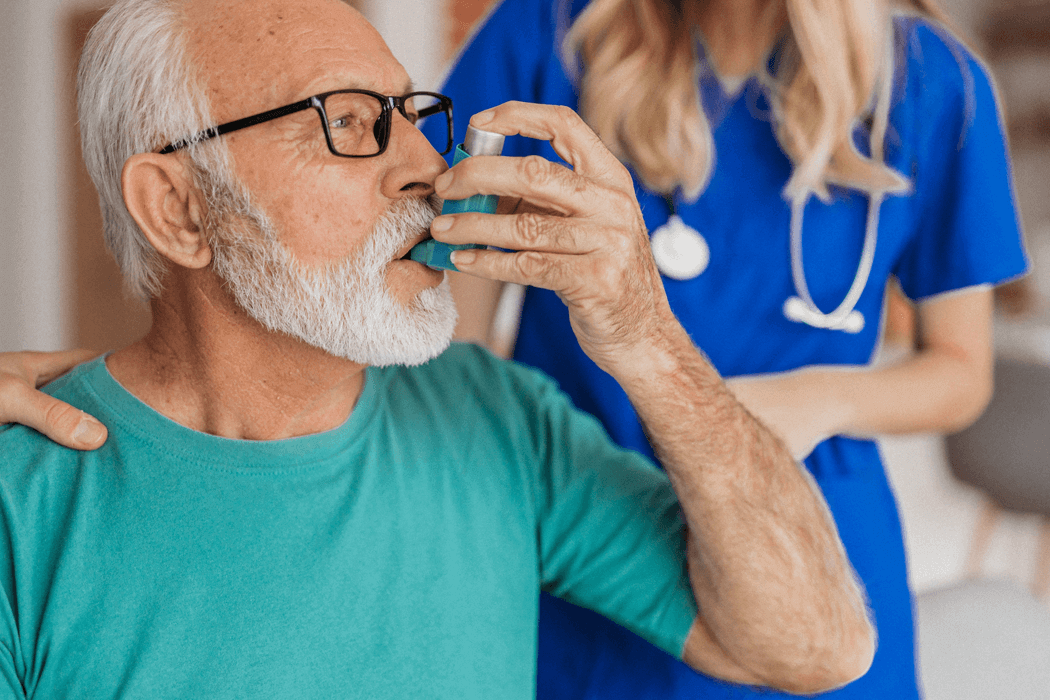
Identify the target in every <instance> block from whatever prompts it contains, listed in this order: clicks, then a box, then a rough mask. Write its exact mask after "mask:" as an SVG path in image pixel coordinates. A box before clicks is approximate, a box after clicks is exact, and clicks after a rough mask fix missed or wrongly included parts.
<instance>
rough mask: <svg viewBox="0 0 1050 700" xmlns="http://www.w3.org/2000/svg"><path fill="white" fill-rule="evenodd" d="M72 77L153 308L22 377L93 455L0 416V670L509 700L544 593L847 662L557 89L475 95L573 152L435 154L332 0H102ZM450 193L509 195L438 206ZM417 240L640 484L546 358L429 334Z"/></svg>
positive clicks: (809, 531) (88, 143)
mask: <svg viewBox="0 0 1050 700" xmlns="http://www.w3.org/2000/svg"><path fill="white" fill-rule="evenodd" d="M79 77H80V94H79V110H80V119H81V128H82V132H83V139H84V146H85V148H84V152H85V157H86V160H87V162H88V166H89V169H90V171H91V172H92V176H93V178H94V180H95V183H96V185H97V187H98V189H99V193H100V197H101V201H102V204H103V210H104V215H105V219H106V234H107V240H108V243H109V246H110V247H111V249H112V250H113V252H114V253H115V254H116V256H117V258H118V260H119V262H120V263H121V266H122V269H123V272H124V274H125V276H126V277H127V280H128V282H129V284H130V285H131V286H132V288H134V289H137V290H139V291H141V292H142V293H144V294H147V295H149V296H150V298H151V304H152V310H153V326H152V328H151V330H150V332H149V334H148V335H147V336H146V337H145V338H143V339H142V340H141V341H139V342H137V343H135V344H133V345H131V346H129V347H127V348H124V349H122V350H119V351H117V352H115V353H113V354H112V355H109V356H108V357H105V358H101V359H98V360H95V361H93V362H90V363H88V364H85V365H82V366H80V367H79V368H77V369H76V370H74V371H73V372H72V373H71V374H69V375H67V376H66V377H64V378H62V379H61V380H59V381H57V382H55V383H53V384H52V385H51V386H50V388H49V389H48V392H49V393H50V394H52V395H54V396H55V397H58V398H60V399H63V400H65V401H68V402H70V403H71V404H73V405H75V406H76V407H77V408H78V409H81V410H84V411H87V412H89V413H91V414H93V415H96V416H98V417H99V418H101V419H102V420H103V422H104V423H106V424H107V425H108V426H109V429H110V435H109V439H108V441H107V442H106V444H105V445H104V446H103V447H102V448H101V449H99V450H96V451H94V452H78V451H74V450H70V449H66V448H63V447H60V446H58V445H55V444H54V443H51V442H49V441H48V440H47V439H46V438H44V437H42V436H41V435H39V434H37V433H35V432H33V431H32V430H30V429H28V428H23V427H9V428H7V429H6V430H4V431H3V432H2V433H0V454H2V455H3V457H2V458H0V496H2V498H0V513H2V515H3V522H2V525H0V536H2V537H3V547H2V548H0V556H2V557H3V562H2V563H3V565H2V566H0V582H2V584H3V586H2V589H0V596H2V599H0V612H2V617H3V622H2V623H0V643H2V646H0V668H2V671H3V679H4V681H3V684H4V690H3V691H2V692H0V695H3V697H30V696H32V697H41V698H57V697H91V698H106V697H114V698H116V697H143V698H146V697H148V698H159V697H178V698H191V697H192V698H203V697H214V698H226V697H317V698H321V697H324V698H334V697H339V698H346V697H354V698H384V697H389V698H419V697H426V698H456V699H457V700H459V699H462V698H468V697H476V698H494V697H507V698H511V697H513V698H528V697H531V695H532V693H533V687H534V673H535V652H536V614H537V596H538V593H539V591H540V590H541V589H544V590H548V591H551V592H553V593H555V594H556V595H559V596H562V597H564V598H566V599H568V600H570V601H572V602H575V603H577V604H580V605H584V606H587V607H590V608H593V609H594V610H597V611H599V612H600V613H602V614H604V615H607V616H609V617H610V618H612V619H614V620H616V621H617V622H620V623H621V624H624V625H626V626H628V627H630V628H631V629H634V630H636V631H637V632H638V633H640V634H642V635H643V636H645V637H646V638H648V639H650V640H652V641H653V642H654V643H656V644H658V645H660V646H661V647H663V648H664V649H666V650H668V651H669V652H671V653H674V654H679V655H682V656H683V658H684V659H685V660H686V661H688V662H689V663H690V664H692V665H694V666H695V667H696V668H698V669H702V670H704V671H706V672H708V673H714V674H716V675H719V676H722V677H725V678H727V679H730V680H734V681H738V682H744V683H754V684H766V685H774V686H780V687H783V688H786V689H789V690H795V691H799V692H810V691H816V690H820V689H824V688H830V687H834V686H837V685H840V684H843V683H845V682H848V681H849V680H850V679H851V678H854V677H856V676H857V675H859V674H861V673H863V672H864V670H865V668H866V667H867V665H868V663H870V659H871V655H872V653H873V639H872V631H871V628H870V626H869V624H868V621H867V618H866V611H865V606H864V600H863V594H862V592H861V591H860V590H859V588H858V587H857V585H856V584H855V582H854V578H853V575H852V572H851V570H850V567H849V564H848V562H847V561H846V558H845V556H844V554H843V551H842V548H841V546H840V543H839V542H838V539H837V536H836V533H835V531H834V526H833V525H832V523H831V521H830V519H829V518H828V517H827V514H826V512H825V509H824V507H823V504H822V502H821V500H820V498H819V496H818V495H816V494H815V492H814V489H813V488H812V487H811V486H810V484H809V483H808V482H807V479H806V477H805V476H804V472H803V470H801V469H799V468H798V466H797V465H796V464H795V463H794V462H793V461H792V459H791V458H790V456H789V455H788V454H787V453H786V451H785V450H784V449H783V447H782V446H781V445H780V444H779V443H778V442H777V440H776V439H774V438H773V437H772V436H771V435H770V434H768V433H767V432H766V430H765V429H764V428H762V426H761V425H759V424H758V423H757V422H756V421H754V420H753V419H752V418H751V417H750V416H749V415H748V414H747V413H746V412H745V411H744V410H743V409H742V408H741V406H740V405H739V404H737V403H736V402H735V401H734V400H733V398H732V397H731V396H730V394H729V393H728V392H727V391H726V390H725V388H724V387H723V385H722V384H721V382H720V380H719V378H718V376H717V375H716V374H715V372H714V371H713V370H712V369H711V368H710V366H709V365H708V364H707V362H705V360H704V359H703V357H702V356H701V355H700V354H699V353H698V352H697V351H696V350H695V349H694V348H693V347H692V345H691V343H690V342H689V339H688V337H687V336H686V335H685V333H684V332H683V331H682V329H681V327H680V326H679V325H678V324H677V322H676V321H675V319H674V318H673V316H672V315H671V313H670V312H669V310H668V306H667V302H666V299H665V298H664V295H663V292H662V288H661V284H660V280H659V276H658V274H657V273H656V272H655V270H654V267H653V264H652V262H651V259H650V257H649V255H648V246H647V241H646V235H645V231H644V228H643V225H642V223H641V217H640V214H639V212H638V208H637V203H636V202H635V200H634V197H633V193H632V189H631V184H630V183H631V181H630V178H629V177H628V175H627V174H626V172H625V171H624V169H623V168H622V167H621V166H620V164H619V163H617V162H616V160H615V159H614V158H613V157H612V156H611V155H610V154H609V153H608V152H607V151H606V150H605V149H604V148H603V147H602V146H601V144H600V143H599V142H598V140H597V139H596V137H595V136H594V135H593V134H592V133H591V132H590V131H589V130H588V129H587V128H586V127H585V126H584V125H583V124H582V122H580V121H579V120H578V119H577V118H576V116H575V115H574V114H572V113H571V112H568V111H565V110H560V109H553V108H548V107H541V106H536V105H523V104H508V105H504V106H502V107H499V108H497V109H495V110H493V111H491V112H489V113H484V114H481V115H477V116H476V117H475V118H474V123H475V124H476V125H477V126H480V127H483V128H485V129H487V130H491V131H496V132H500V133H503V134H515V133H520V134H523V135H526V136H529V137H533V138H542V139H548V140H550V141H551V143H552V144H553V145H554V147H555V149H556V150H557V151H558V152H559V153H560V154H561V155H562V156H563V157H564V158H565V159H566V161H568V162H569V163H571V164H572V166H573V170H569V169H566V168H564V167H563V166H556V165H553V164H551V163H548V162H545V161H541V160H525V161H522V162H516V161H514V160H512V159H505V158H476V159H470V160H468V161H466V162H465V163H463V164H461V165H459V166H457V167H456V168H455V169H454V170H448V169H447V167H446V165H445V163H444V161H443V160H442V158H441V157H440V155H439V153H438V150H435V148H433V147H432V145H431V144H430V143H429V142H428V141H427V139H426V138H425V137H424V136H423V134H422V133H421V132H420V131H419V130H418V129H417V128H416V126H414V123H415V122H416V120H417V118H418V117H419V116H420V112H419V110H420V109H422V110H423V112H424V113H425V114H429V115H430V116H429V118H430V119H445V118H446V116H445V110H446V107H447V105H446V104H445V102H444V101H443V99H442V98H441V97H439V96H433V95H426V94H422V95H412V96H406V95H408V94H409V93H411V91H412V87H411V85H410V83H409V80H408V76H407V75H406V74H405V71H404V69H403V68H402V67H401V66H400V65H399V64H398V63H397V61H396V60H394V58H393V57H392V56H391V55H390V53H389V51H388V49H387V48H386V46H385V45H384V43H383V41H382V39H381V38H380V37H379V36H378V34H377V33H376V32H375V31H374V30H373V29H372V28H371V27H370V26H369V25H368V24H367V22H365V20H364V19H363V18H362V17H361V16H360V15H359V14H357V13H356V12H355V11H354V10H352V9H350V8H349V7H348V6H346V5H344V4H342V3H340V2H338V1H337V0H219V1H217V0H184V1H183V2H178V1H176V0H123V1H122V2H119V3H117V5H116V6H115V7H114V8H112V9H111V10H110V11H109V13H108V14H107V15H106V16H105V17H104V18H103V19H102V20H101V22H100V23H99V25H98V26H97V27H96V29H95V30H94V31H93V32H92V35H91V37H90V38H89V41H88V46H87V48H86V50H85V56H84V58H83V61H82V65H81V70H80V76H79ZM390 96H393V97H390ZM449 118H450V117H449ZM216 125H219V126H218V127H216ZM446 145H447V144H439V146H441V147H442V148H443V147H445V146H446ZM478 192H485V193H492V194H499V195H504V196H507V197H508V198H511V199H513V200H519V199H520V200H521V202H523V203H524V206H521V207H519V208H518V210H517V213H513V214H503V215H498V216H497V215H476V214H465V215H457V216H451V217H440V218H437V219H435V218H434V208H433V199H434V195H435V194H436V195H439V196H442V197H447V198H463V197H466V196H469V195H472V194H475V193H478ZM430 232H433V236H434V237H435V238H438V239H440V240H444V241H446V242H450V243H459V242H465V241H480V242H483V243H486V244H489V245H492V246H496V247H498V248H502V249H510V250H514V251H518V252H502V251H499V250H495V249H493V250H484V251H477V252H469V253H466V252H460V253H458V254H457V257H456V258H455V262H456V264H457V266H458V267H459V268H460V269H462V270H464V271H465V272H468V273H470V274H475V275H480V276H486V277H490V278H498V279H503V280H509V281H515V282H523V283H528V284H536V285H541V286H544V287H547V288H550V289H554V290H557V291H558V292H559V293H560V294H561V296H562V298H563V299H564V300H565V302H566V304H568V306H569V308H570V309H571V311H572V317H573V320H574V325H575V328H576V332H577V334H578V336H579V338H580V340H581V343H582V345H583V347H584V348H585V349H586V350H587V352H588V353H589V354H590V355H591V357H593V358H594V359H595V360H596V361H597V362H598V363H599V365H601V366H602V367H603V368H604V369H605V370H606V371H608V372H609V373H610V374H611V375H612V376H613V377H615V378H616V379H617V380H618V381H619V383H620V384H621V385H622V386H623V388H624V389H625V390H626V391H627V393H628V394H629V395H630V396H631V398H632V400H633V401H634V403H635V405H636V406H637V408H638V411H639V413H640V415H641V416H642V417H643V419H644V421H645V424H646V426H647V428H648V430H649V433H650V435H651V438H652V441H653V443H654V445H655V446H656V448H657V452H658V453H659V454H660V455H661V458H662V462H663V466H664V467H665V469H666V476H665V475H664V474H663V473H661V472H660V471H658V470H656V469H654V468H652V466H651V465H648V464H646V463H644V462H642V460H641V459H640V458H639V457H638V456H637V455H635V454H633V453H628V452H623V451H621V450H618V449H616V448H614V447H613V446H612V445H611V444H610V443H609V441H608V439H607V438H606V437H605V436H604V434H603V433H602V432H601V431H600V429H599V428H597V427H596V424H595V423H594V422H593V421H592V420H590V419H588V418H585V417H583V416H582V415H580V414H578V413H577V412H575V411H574V410H573V409H572V408H571V407H570V406H569V405H568V404H567V401H566V400H565V399H564V398H563V397H562V396H561V395H560V394H559V393H558V392H557V391H556V390H555V389H554V388H552V386H551V384H550V383H549V381H548V380H546V379H544V378H542V377H540V376H538V375H536V374H534V373H532V372H530V371H526V370H524V369H522V368H519V367H516V366H513V365H511V364H509V363H504V362H501V361H498V360H496V359H494V358H492V357H491V356H489V355H487V354H484V353H483V352H482V351H480V350H477V349H475V348H473V347H471V346H454V347H452V348H451V349H448V350H446V347H447V346H448V343H449V338H450V336H451V333H452V328H453V325H454V323H455V311H454V308H453V305H452V302H451V298H450V296H449V293H448V289H447V285H446V283H445V282H444V276H443V273H441V272H437V271H434V270H431V269H429V268H427V267H425V266H423V265H421V264H419V263H416V262H412V261H411V260H408V259H406V257H405V256H406V254H407V253H408V251H409V249H410V248H411V247H412V246H413V245H414V244H416V243H418V242H419V241H421V240H423V239H425V238H426V237H427V236H429V235H430ZM672 487H673V488H672ZM697 610H699V613H698V612H697Z"/></svg>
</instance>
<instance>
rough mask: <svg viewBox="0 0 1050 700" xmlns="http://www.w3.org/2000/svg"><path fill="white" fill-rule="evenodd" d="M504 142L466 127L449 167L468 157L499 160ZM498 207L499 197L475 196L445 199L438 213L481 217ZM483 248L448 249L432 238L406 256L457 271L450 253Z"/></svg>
mask: <svg viewBox="0 0 1050 700" xmlns="http://www.w3.org/2000/svg"><path fill="white" fill-rule="evenodd" d="M504 138H505V137H504V136H503V134H496V133H493V132H491V131H482V130H481V129H476V128H474V127H473V126H469V125H468V126H467V134H466V136H465V137H464V138H463V143H461V144H459V145H458V146H456V155H455V157H454V158H453V161H452V165H457V164H459V162H460V161H462V160H463V159H465V158H469V157H471V156H498V155H499V154H500V153H502V152H503V140H504ZM498 203H499V197H497V196H496V195H494V194H476V195H473V196H472V197H468V198H466V199H447V200H445V204H444V206H442V207H441V213H442V214H461V213H464V212H478V213H481V214H495V213H496V205H497V204H498ZM484 247H485V246H480V245H476V244H473V243H464V244H460V245H449V244H448V243H441V242H440V241H435V240H434V239H433V238H431V239H429V240H426V241H423V242H422V243H420V244H418V245H416V246H414V247H413V248H412V250H410V251H409V252H408V258H409V259H410V260H415V261H416V262H419V263H423V264H424V265H427V266H429V267H432V268H434V269H435V270H453V271H456V266H455V265H453V264H452V260H451V259H450V256H451V255H452V252H453V251H455V250H465V249H467V248H484Z"/></svg>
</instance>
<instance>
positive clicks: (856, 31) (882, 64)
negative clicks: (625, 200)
mask: <svg viewBox="0 0 1050 700" xmlns="http://www.w3.org/2000/svg"><path fill="white" fill-rule="evenodd" d="M892 1H893V0H876V1H874V2H873V1H872V0H785V4H784V6H783V9H784V10H786V17H787V22H786V32H785V39H784V41H783V43H782V45H781V48H780V50H779V51H778V55H777V65H776V68H775V71H774V74H770V73H768V72H765V73H762V72H760V74H759V78H760V80H762V81H763V82H764V83H765V84H766V85H767V86H768V87H769V88H770V90H769V95H770V102H771V106H772V110H773V124H774V128H775V131H776V135H777V139H778V141H779V143H780V145H781V147H782V148H783V149H784V151H785V153H787V155H788V157H789V158H790V159H791V162H792V165H793V172H792V175H791V177H790V179H789V180H788V182H787V185H786V186H785V188H784V196H785V197H786V198H787V199H789V200H791V201H799V200H802V199H804V198H805V197H806V196H808V195H809V194H810V193H815V194H816V195H817V196H819V197H822V198H826V197H827V196H828V191H827V188H828V185H831V184H837V185H843V186H847V187H851V188H856V189H860V190H865V191H875V190H882V191H904V190H907V189H908V187H909V185H908V182H907V181H906V180H905V179H904V178H903V177H902V176H901V175H900V174H899V173H897V172H895V171H894V170H893V169H891V168H890V167H888V166H887V165H886V164H885V163H884V162H883V159H882V152H881V151H882V140H883V138H884V136H885V132H886V126H887V124H886V123H887V117H888V114H889V107H890V105H889V102H890V98H891V88H892V81H893V70H894V69H893V66H894V46H893V43H894V42H893V27H892V22H891V17H892V14H894V13H899V14H903V13H908V14H920V15H924V16H928V17H931V18H934V19H936V20H939V21H944V20H945V17H944V15H943V13H942V12H941V11H940V10H939V9H938V8H937V7H936V6H935V5H934V4H933V1H932V0H904V2H905V4H904V5H896V6H893V7H891V6H890V4H889V3H890V2H892ZM698 5H700V3H699V2H697V3H692V2H690V1H689V0H679V1H678V2H672V1H671V0H592V2H591V3H590V4H589V5H588V6H587V8H586V9H585V10H584V12H583V13H582V14H581V15H580V16H579V18H578V19H577V20H576V21H575V22H574V24H573V25H572V27H571V28H570V30H569V32H568V34H567V35H566V37H565V41H564V44H563V50H564V54H565V60H566V63H567V65H570V66H572V65H575V64H577V62H578V64H579V66H580V68H582V75H581V76H580V79H579V89H580V112H581V114H582V115H583V116H584V118H585V119H586V120H587V121H588V123H589V124H590V125H591V127H592V128H593V129H594V130H595V131H596V132H597V134H598V135H599V136H600V137H601V138H602V140H603V141H604V142H605V143H606V144H607V145H608V146H609V147H610V148H611V149H612V151H613V152H614V153H615V154H616V155H617V156H618V157H619V158H621V159H622V160H624V161H625V162H627V163H629V164H630V165H631V166H632V167H633V168H634V170H635V172H636V174H637V175H638V177H639V178H640V179H641V181H642V182H643V183H644V184H645V185H646V187H648V188H649V189H651V190H653V191H655V192H661V193H667V194H669V193H672V192H674V191H676V190H680V191H681V192H682V194H683V196H684V197H685V198H687V199H689V200H694V199H696V198H697V197H698V196H699V195H700V193H701V192H702V191H703V190H704V188H705V187H706V185H707V181H708V179H709V178H710V175H711V171H712V169H713V167H714V159H715V153H714V140H713V138H712V134H711V125H710V124H709V123H708V120H707V117H706V116H705V114H704V110H703V108H702V106H701V105H700V102H699V96H698V86H697V82H698V75H697V73H696V71H697V61H696V60H695V56H694V35H693V33H692V32H693V27H696V26H697V20H698V17H699V8H698V7H697V6H698ZM775 9H778V11H779V8H775ZM865 119H870V120H871V123H872V134H873V139H872V146H873V148H872V155H871V157H866V156H864V155H863V154H861V153H860V152H859V151H858V150H857V149H856V147H855V145H854V143H853V137H852V134H853V129H854V127H855V126H856V125H857V123H858V122H859V121H861V120H865Z"/></svg>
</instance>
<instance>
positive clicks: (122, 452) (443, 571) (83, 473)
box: [0, 345, 696, 700]
mask: <svg viewBox="0 0 1050 700" xmlns="http://www.w3.org/2000/svg"><path fill="white" fill-rule="evenodd" d="M47 390H48V392H49V393H51V394H53V395H55V396H57V397H59V398H62V399H64V400H66V401H69V402H71V403H72V404H74V405H76V406H78V407H79V408H81V409H83V410H85V411H88V412H90V413H92V414H94V415H96V416H98V417H99V418H100V419H101V420H102V421H103V422H104V423H105V424H106V425H107V426H108V427H109V430H110V437H109V440H108V441H107V443H106V444H105V446H103V447H102V448H101V449H99V450H98V451H95V452H77V451H73V450H68V449H66V448H63V447H61V446H59V445H56V444H53V443H51V442H50V441H49V440H47V439H46V438H44V437H43V436H41V435H39V434H38V433H36V432H34V431H32V430H30V429H28V428H25V427H22V426H7V427H3V428H0V517H2V522H0V617H2V619H0V679H2V680H0V686H2V687H0V698H16V697H17V698H22V697H27V698H74V697H76V698H100V699H101V698H149V699H151V700H157V699H159V698H262V697H273V698H369V699H370V700H375V699H381V698H397V699H399V700H401V699H403V698H450V699H455V700H463V699H465V698H484V699H486V700H489V699H492V698H521V699H522V700H525V699H528V700H532V698H533V697H534V692H535V664H536V643H537V631H536V621H537V609H538V595H539V592H540V590H546V591H549V592H551V593H554V594H555V595H558V596H560V597H563V598H565V599H567V600H569V601H571V602H574V603H577V604H579V605H582V606H585V607H589V608H592V609H594V610H597V611H599V612H601V613H602V614H604V615H606V616H608V617H610V618H611V619H613V620H615V621H617V622H619V623H621V624H623V625H625V626H626V627H628V628H630V629H632V630H634V631H636V632H638V633H639V634H641V635H642V636H644V637H646V638H647V639H649V640H651V641H653V642H654V643H655V644H657V645H659V646H660V647H662V648H664V649H666V650H667V651H669V652H671V653H674V654H680V652H681V649H682V646H683V644H684V641H685V637H686V634H687V633H688V630H689V627H690V624H691V623H692V620H693V617H694V615H695V612H696V609H695V604H694V602H693V599H692V595H691V593H690V590H689V585H688V579H687V576H686V573H685V555H684V545H683V524H682V522H681V518H680V513H679V510H678V505H677V501H676V499H675V496H674V493H673V492H672V490H671V488H670V486H669V484H668V482H667V479H666V477H665V476H664V475H663V474H662V473H661V472H660V471H659V470H657V469H655V468H654V467H653V466H652V465H651V464H649V463H648V462H646V461H645V460H644V459H642V458H641V457H640V456H638V455H637V454H636V453H633V452H628V451H624V450H621V449H619V448H617V447H615V446H614V445H613V444H612V443H611V442H610V441H609V439H608V438H607V436H606V435H605V433H604V431H603V430H602V429H601V427H600V426H599V425H598V424H597V423H596V422H595V421H594V420H593V419H592V418H590V417H588V416H585V415H583V414H581V413H579V412H577V411H575V410H574V409H572V408H571V406H570V405H569V403H568V401H567V400H566V399H565V397H564V396H563V395H562V394H561V393H560V392H559V391H558V390H557V389H556V388H554V386H553V385H552V384H551V382H550V381H549V380H547V379H546V378H544V377H543V376H542V375H540V374H538V373H536V372H534V371H531V370H527V369H525V368H522V367H520V366H517V365H514V364H512V363H508V362H503V361H500V360H497V359H495V358H493V357H492V356H491V355H489V354H487V353H485V352H483V351H481V350H479V349H477V348H474V347H473V346H465V345H454V346H453V347H452V348H451V349H450V350H449V351H447V352H446V353H444V354H443V355H442V356H441V357H439V358H437V359H435V360H433V361H431V362H429V363H427V364H425V365H423V366H421V367H415V368H405V367H393V368H385V369H374V368H373V369H369V370H368V372H367V375H366V381H365V385H364V389H363V392H362V394H361V397H360V399H359V401H358V404H357V406H356V407H355V409H354V411H353V413H352V414H351V415H350V417H349V419H348V420H347V421H346V422H345V423H344V424H343V425H342V426H340V427H338V428H336V429H334V430H331V431H328V432H324V433H320V434H317V435H310V436H307V437H301V438H294V439H288V440H275V441H266V442H251V441H241V440H229V439H225V438H219V437H215V436H212V435H206V434H203V433H199V432H195V431H192V430H189V429H187V428H184V427H182V426H180V425H178V424H176V423H174V422H172V421H170V420H168V419H166V418H164V417H163V416H161V415H160V414H158V413H156V412H154V411H153V410H152V409H150V408H149V407H147V406H146V405H145V404H143V403H141V402H140V401H138V400H137V399H136V398H135V397H134V396H132V395H131V394H129V393H128V392H127V391H126V390H124V389H123V388H122V387H121V386H120V385H119V384H118V383H117V382H116V381H115V380H114V379H113V377H112V376H111V375H110V374H109V372H108V370H107V369H106V365H105V363H104V361H103V360H101V359H100V360H95V361H94V362H91V363H88V364H86V365H82V366H80V367H79V368H77V369H75V370H74V371H73V372H71V373H70V374H68V375H66V376H65V377H63V378H61V379H60V380H58V381H56V382H54V383H53V384H51V385H50V386H49V387H48V389H47Z"/></svg>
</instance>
